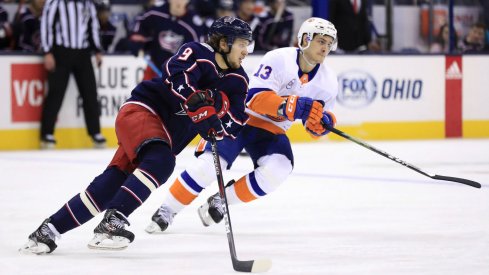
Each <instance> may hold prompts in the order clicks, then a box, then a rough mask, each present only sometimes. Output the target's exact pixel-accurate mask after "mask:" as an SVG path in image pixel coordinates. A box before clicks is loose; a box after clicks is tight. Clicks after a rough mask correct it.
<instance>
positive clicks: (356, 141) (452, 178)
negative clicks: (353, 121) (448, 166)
mask: <svg viewBox="0 0 489 275" xmlns="http://www.w3.org/2000/svg"><path fill="white" fill-rule="evenodd" d="M325 128H326V129H327V130H328V131H331V132H333V133H335V134H337V135H338V136H341V137H344V138H346V139H348V140H350V141H353V142H355V143H356V144H358V145H360V146H362V147H365V148H367V149H369V150H370V151H373V152H375V153H377V154H379V155H381V156H384V157H386V158H388V159H390V160H392V161H395V162H397V163H399V164H401V165H404V166H406V167H407V168H409V169H411V170H414V171H416V172H418V173H420V174H422V175H425V176H427V177H429V178H432V179H435V180H446V181H453V182H458V183H462V184H466V185H469V186H472V187H475V188H481V184H480V183H478V182H475V181H472V180H468V179H463V178H456V177H447V176H441V175H434V174H428V173H426V172H424V171H423V170H421V169H419V168H418V167H416V166H414V165H412V164H409V163H407V162H405V161H404V160H402V159H399V158H397V157H395V156H393V155H390V154H389V153H387V152H384V151H382V150H380V149H377V148H375V147H373V146H372V145H369V144H367V143H365V142H363V141H361V140H359V139H356V138H354V137H352V136H350V135H348V134H346V133H344V132H342V131H340V130H338V129H336V128H333V127H331V126H328V125H325Z"/></svg>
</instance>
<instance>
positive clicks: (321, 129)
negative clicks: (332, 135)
mask: <svg viewBox="0 0 489 275" xmlns="http://www.w3.org/2000/svg"><path fill="white" fill-rule="evenodd" d="M335 125H336V117H335V115H334V114H333V113H331V112H328V111H326V112H324V113H323V117H322V118H321V123H316V124H313V123H311V122H309V121H306V123H305V126H306V131H307V132H308V133H309V134H311V135H312V136H313V137H320V136H324V135H327V134H328V133H329V131H328V130H327V129H326V126H328V127H334V126H335Z"/></svg>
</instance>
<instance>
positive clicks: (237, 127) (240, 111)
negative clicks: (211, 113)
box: [221, 75, 248, 139]
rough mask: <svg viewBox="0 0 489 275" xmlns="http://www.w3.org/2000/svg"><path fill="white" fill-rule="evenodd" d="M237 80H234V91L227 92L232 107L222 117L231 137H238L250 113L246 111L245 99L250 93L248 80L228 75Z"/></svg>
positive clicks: (225, 128)
mask: <svg viewBox="0 0 489 275" xmlns="http://www.w3.org/2000/svg"><path fill="white" fill-rule="evenodd" d="M228 77H233V79H234V78H235V79H236V80H234V81H233V90H232V92H226V94H227V96H228V98H229V103H230V105H231V107H230V108H229V111H228V112H227V114H225V115H224V116H223V117H222V118H221V122H222V125H223V126H224V130H225V131H226V132H227V133H228V135H229V136H230V137H231V138H233V139H234V138H236V136H237V135H238V133H239V131H241V129H242V128H243V126H244V125H245V123H246V122H247V121H248V115H247V114H246V112H245V100H246V95H247V93H248V82H247V79H246V78H245V77H243V76H239V75H235V76H228Z"/></svg>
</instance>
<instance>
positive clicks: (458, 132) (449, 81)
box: [445, 56, 462, 137]
mask: <svg viewBox="0 0 489 275" xmlns="http://www.w3.org/2000/svg"><path fill="white" fill-rule="evenodd" d="M445 136H446V137H462V56H447V57H446V59H445Z"/></svg>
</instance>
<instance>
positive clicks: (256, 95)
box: [246, 52, 284, 116]
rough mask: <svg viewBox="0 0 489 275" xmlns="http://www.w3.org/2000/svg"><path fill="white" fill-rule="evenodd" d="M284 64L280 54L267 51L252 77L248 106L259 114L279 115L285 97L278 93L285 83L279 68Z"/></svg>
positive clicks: (247, 99)
mask: <svg viewBox="0 0 489 275" xmlns="http://www.w3.org/2000/svg"><path fill="white" fill-rule="evenodd" d="M281 66H283V64H282V62H281V59H280V56H277V55H274V54H271V53H270V52H269V53H267V54H266V55H265V56H264V57H263V58H262V60H261V62H260V65H259V66H258V67H257V68H256V69H255V71H254V73H253V75H251V77H250V90H249V93H248V96H247V98H246V104H247V107H248V108H249V109H251V110H253V111H255V112H257V113H259V114H263V115H270V116H277V113H278V109H279V106H280V104H282V102H283V101H284V99H283V98H282V97H281V96H280V95H278V94H277V91H279V90H280V85H281V83H283V81H282V79H281V75H280V71H281V70H279V68H280V67H281Z"/></svg>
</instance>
